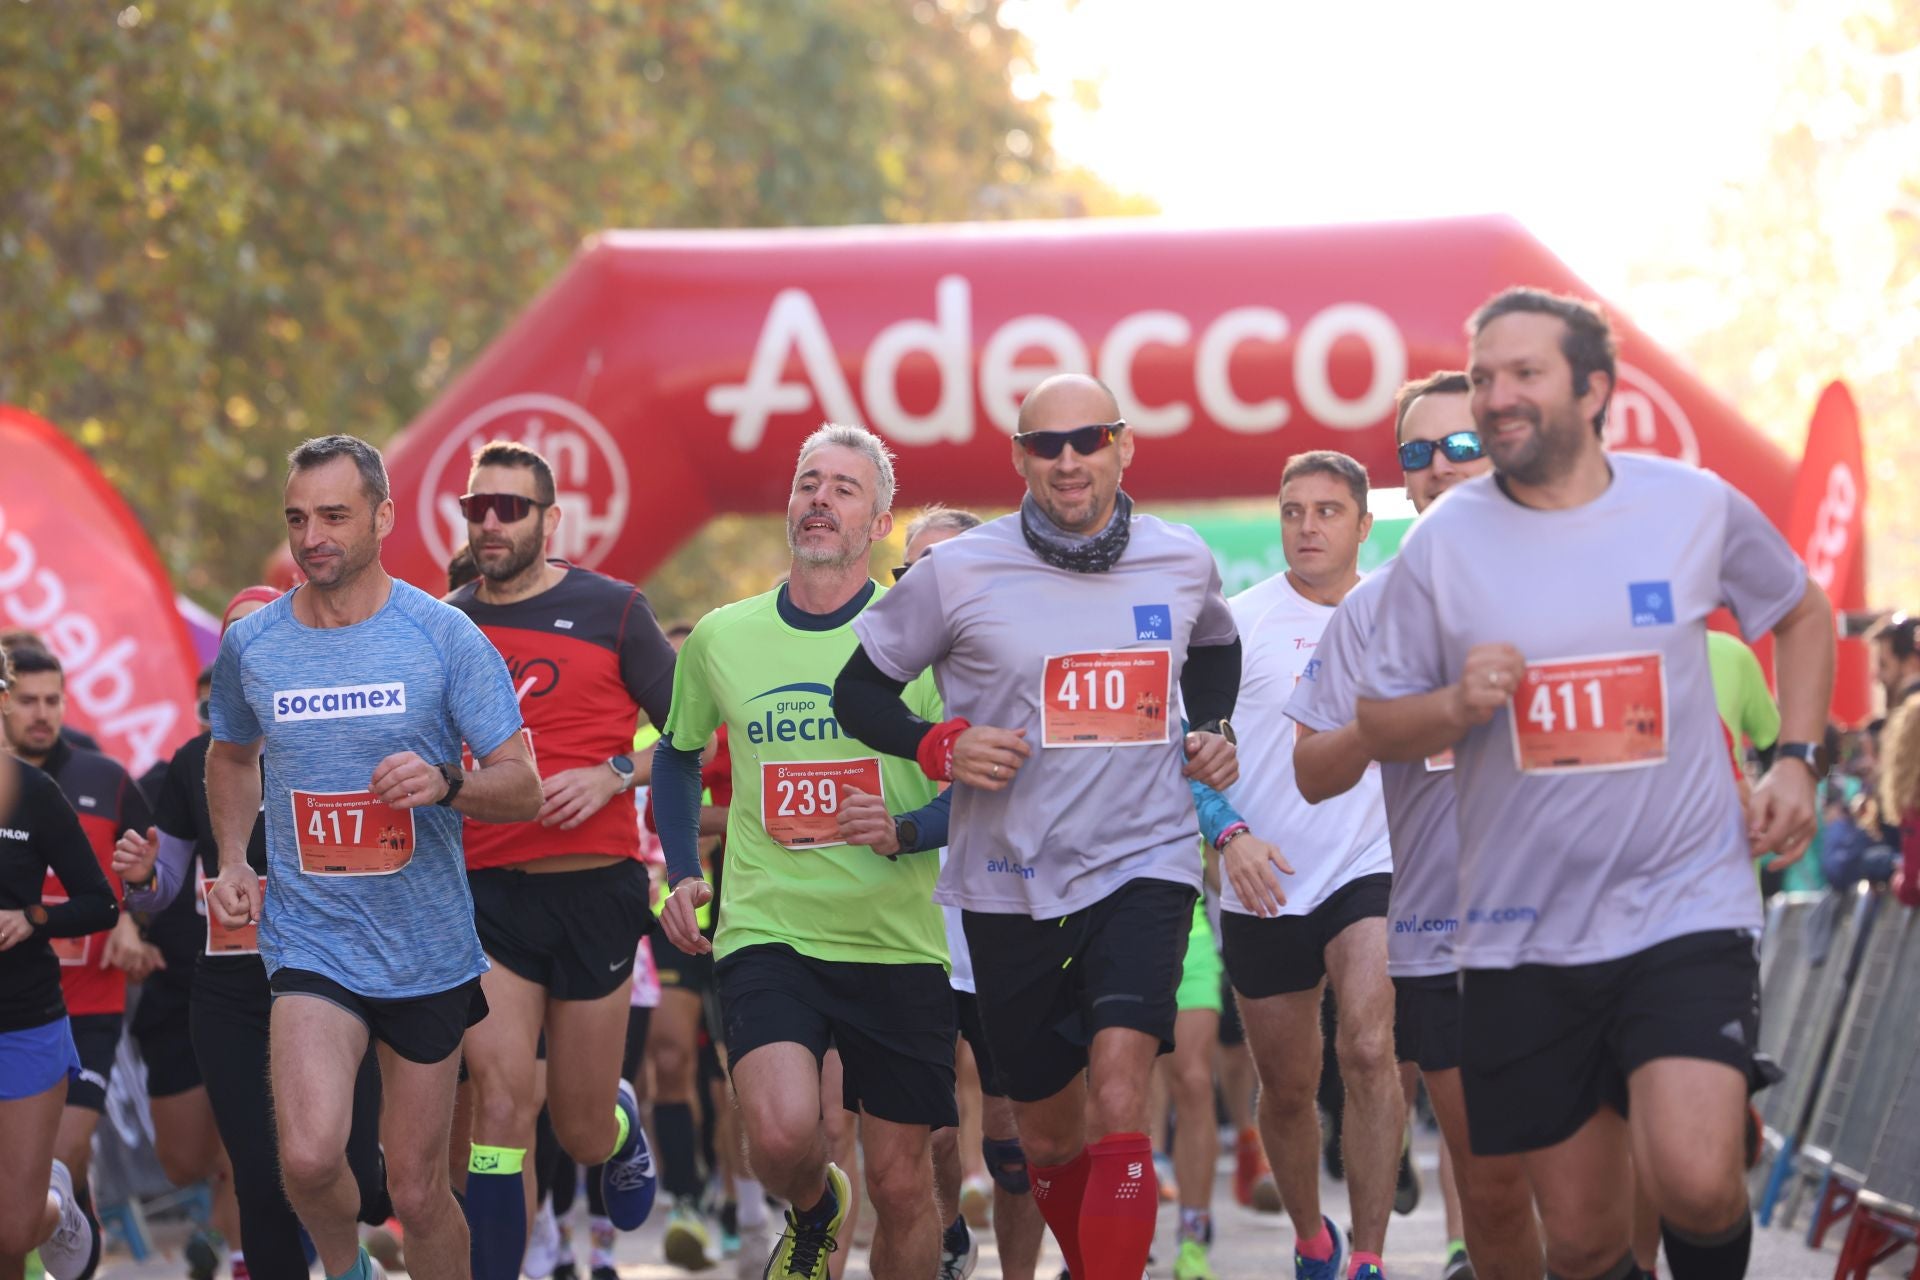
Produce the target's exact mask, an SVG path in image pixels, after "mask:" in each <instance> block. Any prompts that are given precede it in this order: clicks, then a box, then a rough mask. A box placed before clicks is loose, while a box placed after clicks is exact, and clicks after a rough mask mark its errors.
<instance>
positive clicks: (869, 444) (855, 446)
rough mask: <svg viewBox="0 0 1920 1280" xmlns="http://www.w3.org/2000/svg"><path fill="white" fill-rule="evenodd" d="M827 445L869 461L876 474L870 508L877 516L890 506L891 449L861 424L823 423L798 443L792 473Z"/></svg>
mask: <svg viewBox="0 0 1920 1280" xmlns="http://www.w3.org/2000/svg"><path fill="white" fill-rule="evenodd" d="M829 445H838V446H840V447H841V448H843V449H851V450H853V451H854V452H855V453H857V454H860V455H861V456H862V457H864V458H866V460H867V461H868V462H871V463H872V464H873V470H874V474H875V475H876V476H878V477H879V484H880V487H879V490H878V491H877V492H876V493H875V494H874V495H873V511H874V514H875V515H878V514H879V513H880V512H882V511H888V510H891V509H892V507H893V451H892V450H891V449H889V448H887V443H886V441H884V440H882V439H881V438H880V437H879V436H877V435H875V434H873V432H871V431H869V430H867V429H866V428H865V427H857V426H853V425H851V424H848V423H840V422H823V423H821V424H820V427H819V429H818V430H816V431H815V432H814V433H813V434H812V435H810V436H808V437H807V438H806V439H805V440H803V441H801V442H800V458H799V461H798V462H796V463H795V464H794V468H795V474H798V470H799V466H800V464H801V463H804V462H805V461H806V460H807V459H808V458H809V457H811V456H812V455H813V454H814V453H815V452H816V451H817V450H820V449H825V448H827V447H828V446H829Z"/></svg>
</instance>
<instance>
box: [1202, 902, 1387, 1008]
mask: <svg viewBox="0 0 1920 1280" xmlns="http://www.w3.org/2000/svg"><path fill="white" fill-rule="evenodd" d="M1392 891H1393V877H1392V876H1391V875H1389V874H1387V873H1386V872H1380V873H1378V874H1376V875H1370V876H1361V877H1360V878H1359V879H1357V880H1351V881H1349V882H1347V883H1346V884H1343V885H1341V886H1340V887H1339V888H1338V889H1335V890H1334V891H1333V893H1332V894H1331V895H1330V896H1329V897H1328V898H1327V900H1326V901H1325V902H1323V903H1321V904H1320V905H1319V906H1317V907H1315V908H1314V909H1313V910H1311V911H1309V912H1307V913H1306V914H1305V915H1301V916H1250V915H1243V914H1241V913H1240V912H1238V911H1223V912H1221V913H1220V956H1221V959H1223V960H1225V961H1226V963H1227V976H1228V977H1229V978H1231V979H1232V980H1233V989H1234V990H1235V991H1237V992H1239V993H1240V994H1241V995H1242V996H1244V997H1246V998H1247V999H1249V1000H1264V999H1265V998H1267V997H1268V996H1284V995H1291V994H1292V993H1294V992H1296V991H1311V990H1313V989H1314V988H1315V987H1317V986H1319V985H1320V980H1321V979H1322V978H1324V977H1326V976H1327V944H1328V943H1330V942H1332V941H1333V940H1334V939H1335V938H1337V937H1339V936H1340V934H1341V933H1342V932H1344V931H1345V930H1346V929H1347V928H1348V926H1350V925H1353V924H1356V923H1358V922H1359V921H1361V920H1368V919H1372V918H1373V917H1375V916H1378V917H1380V918H1381V919H1383V920H1384V919H1385V918H1386V915H1387V898H1388V895H1389V894H1391V893H1392Z"/></svg>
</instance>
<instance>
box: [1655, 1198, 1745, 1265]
mask: <svg viewBox="0 0 1920 1280" xmlns="http://www.w3.org/2000/svg"><path fill="white" fill-rule="evenodd" d="M1660 1240H1661V1243H1663V1244H1664V1245H1666V1247H1667V1265H1668V1266H1669V1267H1670V1268H1672V1270H1673V1280H1742V1277H1744V1276H1745V1275H1746V1274H1747V1255H1748V1254H1750V1253H1751V1252H1752V1251H1753V1216H1752V1215H1751V1214H1741V1215H1740V1221H1739V1222H1737V1223H1735V1224H1734V1225H1733V1226H1732V1227H1731V1228H1729V1229H1728V1230H1726V1231H1723V1232H1720V1233H1719V1234H1718V1235H1713V1236H1696V1235H1686V1234H1682V1233H1681V1232H1680V1231H1678V1230H1676V1229H1674V1228H1673V1227H1672V1226H1670V1225H1669V1224H1668V1223H1667V1222H1666V1221H1665V1220H1664V1219H1662V1220H1661V1223H1660Z"/></svg>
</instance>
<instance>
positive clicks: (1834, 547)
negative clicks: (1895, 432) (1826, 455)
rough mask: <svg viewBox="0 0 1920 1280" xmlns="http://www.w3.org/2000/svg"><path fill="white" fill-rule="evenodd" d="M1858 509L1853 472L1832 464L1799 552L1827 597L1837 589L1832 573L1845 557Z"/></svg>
mask: <svg viewBox="0 0 1920 1280" xmlns="http://www.w3.org/2000/svg"><path fill="white" fill-rule="evenodd" d="M1859 508H1860V487H1859V485H1858V484H1856V483H1855V482H1854V478H1853V468H1852V467H1849V466H1848V465H1847V464H1846V463H1844V462H1836V463H1834V464H1833V470H1831V471H1829V472H1827V491H1826V492H1825V493H1824V494H1822V495H1821V496H1820V510H1819V511H1818V512H1817V513H1815V515H1814V518H1813V532H1812V533H1811V534H1810V535H1809V536H1808V538H1807V545H1806V546H1804V547H1802V548H1801V549H1800V550H1801V554H1802V555H1803V556H1804V557H1805V559H1806V562H1807V573H1808V575H1809V576H1811V577H1812V578H1813V580H1814V581H1815V582H1817V583H1819V584H1820V589H1821V590H1822V591H1825V592H1827V593H1828V594H1829V595H1831V594H1832V593H1833V591H1834V589H1835V587H1836V586H1837V585H1839V584H1837V583H1835V582H1834V580H1833V579H1834V572H1835V570H1836V569H1838V568H1839V564H1840V557H1842V556H1844V555H1845V554H1846V553H1847V546H1848V544H1849V542H1850V540H1851V539H1852V537H1853V517H1854V514H1855V512H1857V511H1858V510H1859Z"/></svg>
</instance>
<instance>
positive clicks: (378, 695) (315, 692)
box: [273, 680, 407, 724]
mask: <svg viewBox="0 0 1920 1280" xmlns="http://www.w3.org/2000/svg"><path fill="white" fill-rule="evenodd" d="M406 709H407V686H406V682H405V681H402V680H394V681H392V682H390V683H388V684H343V685H336V686H334V687H333V688H331V689H281V690H279V691H277V692H276V693H275V694H274V695H273V718H274V719H275V720H276V721H278V722H280V723H282V724H285V723H286V722H288V721H290V720H341V719H345V718H347V717H350V716H397V715H399V714H401V713H402V712H404V711H405V710H406Z"/></svg>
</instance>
